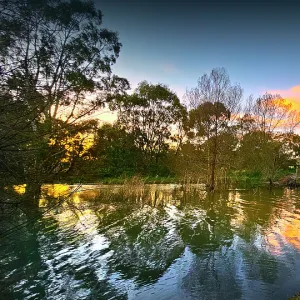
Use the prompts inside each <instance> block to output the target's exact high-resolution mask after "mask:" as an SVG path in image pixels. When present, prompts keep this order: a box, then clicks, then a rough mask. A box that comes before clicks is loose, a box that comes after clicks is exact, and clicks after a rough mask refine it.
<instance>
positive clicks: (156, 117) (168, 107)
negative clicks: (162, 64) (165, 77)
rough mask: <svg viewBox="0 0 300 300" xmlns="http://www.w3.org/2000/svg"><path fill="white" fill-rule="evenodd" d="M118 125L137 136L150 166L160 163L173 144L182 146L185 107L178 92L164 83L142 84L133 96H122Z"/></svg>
mask: <svg viewBox="0 0 300 300" xmlns="http://www.w3.org/2000/svg"><path fill="white" fill-rule="evenodd" d="M114 107H115V108H116V109H117V110H118V123H119V124H120V126H122V127H124V128H125V129H126V130H127V131H128V132H131V133H132V134H134V136H135V141H136V144H137V146H138V147H139V149H141V150H142V151H143V152H144V155H145V157H146V159H147V161H148V162H149V163H152V162H155V163H158V159H159V157H160V156H161V155H162V154H163V153H165V151H167V150H168V148H169V146H170V142H173V143H176V144H178V143H180V142H181V140H182V135H181V134H178V133H180V130H177V129H178V128H179V129H180V128H181V125H182V122H183V119H184V117H185V114H186V110H185V107H184V106H183V105H182V104H181V103H180V101H179V99H178V97H177V96H176V94H175V93H173V92H172V91H170V89H168V87H166V86H164V85H162V84H157V85H153V84H149V83H148V82H146V81H143V82H141V83H140V84H139V85H138V87H137V89H136V90H135V92H134V93H133V94H132V95H127V96H125V97H119V98H118V101H117V102H116V103H115V106H114Z"/></svg>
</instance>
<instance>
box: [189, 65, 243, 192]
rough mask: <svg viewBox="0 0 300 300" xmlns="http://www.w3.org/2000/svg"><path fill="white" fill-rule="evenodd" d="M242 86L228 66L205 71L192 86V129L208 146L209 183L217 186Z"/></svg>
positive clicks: (212, 186) (210, 188) (190, 102)
mask: <svg viewBox="0 0 300 300" xmlns="http://www.w3.org/2000/svg"><path fill="white" fill-rule="evenodd" d="M242 94H243V91H242V88H241V87H240V86H239V85H238V84H236V85H232V84H231V82H230V79H229V75H228V73H227V71H226V69H224V68H216V69H213V70H212V71H211V73H210V74H204V75H203V76H202V77H201V78H200V79H199V81H198V85H197V87H195V88H193V89H191V90H188V91H187V93H186V99H187V101H188V103H189V108H190V111H189V122H190V123H189V130H192V131H193V132H194V135H195V137H197V141H198V143H200V144H202V145H203V146H205V147H206V148H207V151H206V153H207V157H206V161H207V185H208V188H209V190H210V191H213V190H214V189H215V177H216V168H217V164H218V159H219V156H220V154H221V153H220V151H219V150H220V149H219V146H220V144H221V141H220V138H221V135H222V134H224V133H225V132H227V131H228V129H229V127H230V126H231V125H233V124H234V121H235V120H236V118H237V116H238V113H239V111H240V107H241V98H242Z"/></svg>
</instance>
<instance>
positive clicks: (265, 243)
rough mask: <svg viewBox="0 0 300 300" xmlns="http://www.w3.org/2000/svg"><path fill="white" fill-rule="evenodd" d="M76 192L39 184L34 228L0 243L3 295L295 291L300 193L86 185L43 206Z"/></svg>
mask: <svg viewBox="0 0 300 300" xmlns="http://www.w3.org/2000/svg"><path fill="white" fill-rule="evenodd" d="M73 189H74V186H66V185H54V186H44V187H43V192H42V196H41V201H40V210H41V214H40V218H39V221H38V222H37V223H36V224H35V226H33V225H32V224H30V223H27V224H26V226H23V227H22V229H20V230H18V231H17V232H14V234H12V235H8V236H7V237H5V238H2V241H1V245H2V247H1V248H0V264H1V272H0V279H1V286H0V289H1V290H0V295H3V297H2V298H3V299H271V298H274V299H287V298H288V297H290V296H292V295H293V294H295V293H297V292H299V291H300V285H299V282H300V273H299V271H298V270H299V269H300V233H299V232H300V231H299V230H300V191H295V190H275V191H272V192H270V191H269V190H257V191H229V192H224V193H215V194H206V193H205V192H204V191H202V190H201V189H199V187H197V186H194V187H192V188H191V189H190V190H189V191H188V192H186V191H183V190H182V189H181V188H180V187H178V186H176V185H165V186H163V185H160V186H158V185H157V186H156V185H149V186H145V187H143V188H134V187H132V186H131V187H130V186H115V187H113V186H83V187H81V190H80V191H79V192H77V193H74V194H73V195H72V197H71V198H69V199H68V200H67V201H64V202H63V204H62V205H59V206H58V205H57V206H52V207H53V209H51V210H48V209H47V207H49V205H50V204H52V203H53V201H55V200H54V199H62V197H63V196H64V195H67V194H68V193H70V192H71V191H72V190H73ZM56 201H59V200H56ZM54 203H55V202H54ZM45 207H46V208H45ZM23 218H25V216H23ZM2 298H1V299H2Z"/></svg>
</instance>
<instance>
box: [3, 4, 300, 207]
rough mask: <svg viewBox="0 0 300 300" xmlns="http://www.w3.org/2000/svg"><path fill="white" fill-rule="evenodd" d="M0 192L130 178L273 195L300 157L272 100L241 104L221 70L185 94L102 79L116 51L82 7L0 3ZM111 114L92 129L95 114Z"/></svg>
mask: <svg viewBox="0 0 300 300" xmlns="http://www.w3.org/2000/svg"><path fill="white" fill-rule="evenodd" d="M0 40H1V43H0V77H1V80H0V172H1V174H0V175H1V182H0V186H1V187H2V190H3V189H4V188H5V187H7V186H9V185H13V184H23V183H26V185H27V186H26V193H27V195H29V196H30V197H28V199H36V201H37V199H38V196H36V195H38V194H39V191H40V187H41V185H42V184H43V183H49V182H55V181H58V180H61V181H73V180H75V181H82V182H89V181H101V180H103V179H105V178H125V177H131V176H134V175H139V176H152V177H157V176H159V177H171V178H177V179H180V180H183V181H184V182H201V183H205V184H206V185H207V188H208V189H209V190H214V189H215V188H216V187H218V186H219V187H221V186H223V185H228V184H229V183H232V182H234V181H236V180H237V179H238V178H241V177H242V176H245V174H246V175H247V174H248V175H249V176H250V175H253V176H256V177H257V178H260V179H262V180H268V181H269V182H270V183H271V184H272V183H273V182H274V180H275V179H276V178H277V177H278V176H279V175H280V174H281V173H282V172H283V171H285V170H288V169H289V167H290V166H294V165H295V159H296V158H297V157H298V154H299V145H300V144H299V136H298V135H297V134H296V133H295V132H294V130H295V128H296V126H297V125H298V123H299V115H298V113H297V112H295V111H294V110H292V106H291V105H290V104H288V103H287V101H285V100H284V99H282V98H281V97H280V95H270V94H265V95H263V96H261V97H259V98H257V99H251V98H249V99H247V101H246V100H245V99H244V98H243V92H242V88H241V87H240V86H239V85H233V84H231V82H230V79H229V76H228V74H227V72H226V70H225V69H224V68H217V69H213V70H212V71H211V73H209V74H204V75H203V76H202V77H200V79H199V81H198V84H197V86H196V87H195V88H193V89H191V90H188V91H187V92H186V95H185V99H184V102H180V100H179V99H178V97H177V95H176V94H175V93H174V92H172V91H171V90H170V89H169V88H168V87H167V86H165V85H163V84H150V83H147V82H146V81H143V82H141V83H140V84H139V86H138V87H137V89H136V90H135V91H134V92H133V93H130V92H129V89H130V85H129V82H128V81H127V80H126V79H124V78H120V77H118V76H116V75H113V74H112V69H111V68H112V65H113V64H114V63H116V60H117V58H118V56H119V53H120V50H121V47H122V44H121V43H120V41H119V37H118V34H117V33H116V32H113V31H110V30H108V29H106V28H103V25H102V13H101V11H99V10H98V9H97V8H96V7H95V5H94V4H93V2H91V1H85V0H57V1H51V0H42V1H34V0H21V1H20V0H0ZM103 107H109V108H110V109H111V110H112V111H115V112H117V114H118V119H117V122H116V123H114V124H105V125H102V126H100V125H99V120H98V119H97V118H94V117H93V114H94V113H95V112H97V111H99V109H102V108H103Z"/></svg>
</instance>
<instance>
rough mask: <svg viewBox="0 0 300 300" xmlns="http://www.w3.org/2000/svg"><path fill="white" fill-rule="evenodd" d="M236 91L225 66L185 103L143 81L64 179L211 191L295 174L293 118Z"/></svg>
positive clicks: (274, 103) (268, 98)
mask: <svg viewBox="0 0 300 300" xmlns="http://www.w3.org/2000/svg"><path fill="white" fill-rule="evenodd" d="M242 94H243V93H242V89H241V87H240V86H238V85H231V83H230V79H229V76H228V74H227V72H226V70H225V69H224V68H218V69H214V70H212V71H211V73H210V74H204V75H203V76H202V77H201V78H200V79H199V81H198V85H197V86H196V88H194V89H191V90H189V91H187V93H186V95H185V100H186V105H183V104H181V103H180V101H179V99H178V98H177V96H176V95H175V94H174V93H173V92H172V91H170V90H169V89H168V88H167V87H166V86H163V85H160V84H159V85H151V84H149V83H147V82H142V83H140V85H139V86H138V88H137V89H136V90H135V92H134V93H133V94H132V95H123V96H121V97H118V98H116V100H115V102H113V108H114V109H117V110H118V120H117V122H116V123H114V124H105V125H103V126H101V127H100V128H98V127H96V128H95V131H94V132H93V133H92V135H93V136H94V138H95V139H94V141H93V143H92V144H91V147H90V148H89V149H88V150H86V152H85V155H87V158H83V157H82V158H81V159H79V160H78V161H77V164H76V165H74V169H73V170H71V172H70V173H69V175H71V176H70V177H69V178H70V179H71V178H72V177H73V178H76V179H78V178H80V176H83V177H84V178H86V179H89V178H90V180H91V181H93V180H97V179H98V180H101V179H102V180H104V179H106V178H116V177H121V178H126V177H132V176H134V175H140V176H142V177H151V178H155V177H159V178H160V177H171V178H176V179H177V180H180V181H181V182H186V183H188V182H194V183H205V184H206V185H207V188H208V189H209V190H214V189H215V188H216V187H219V188H223V187H228V186H229V185H231V184H236V183H241V182H242V181H243V180H245V179H248V180H249V181H250V182H248V183H250V184H251V183H259V182H265V181H267V182H269V183H270V184H271V185H273V184H274V181H276V180H278V179H280V178H281V177H284V175H286V174H290V173H295V166H296V158H297V157H298V155H299V145H300V144H299V141H300V137H299V135H298V134H296V133H295V132H294V131H295V128H296V127H297V125H298V124H299V121H300V119H299V113H298V112H296V111H295V110H292V106H291V104H289V103H288V102H287V101H286V100H284V99H282V98H281V97H280V95H271V94H265V95H263V96H261V97H258V98H257V99H253V98H248V99H247V100H246V101H245V100H244V101H243V98H242ZM95 175H96V176H95ZM89 176H90V177H89Z"/></svg>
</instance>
